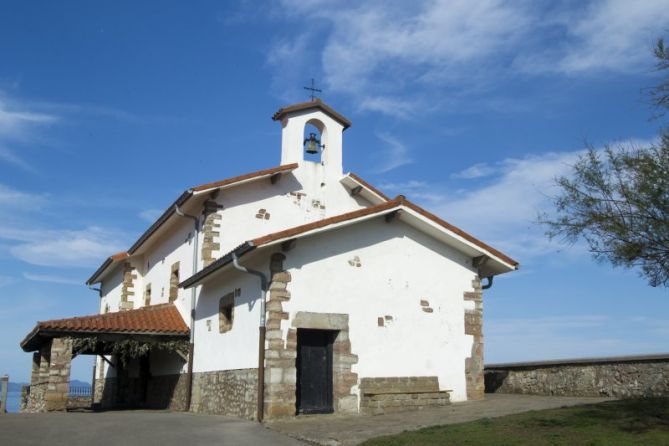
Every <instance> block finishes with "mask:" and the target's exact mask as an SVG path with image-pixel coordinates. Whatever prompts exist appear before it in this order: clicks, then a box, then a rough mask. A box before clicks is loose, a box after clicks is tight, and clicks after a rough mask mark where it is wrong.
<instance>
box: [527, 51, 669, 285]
mask: <svg viewBox="0 0 669 446" xmlns="http://www.w3.org/2000/svg"><path fill="white" fill-rule="evenodd" d="M655 57H656V60H657V69H658V70H660V71H664V70H667V69H669V48H667V47H665V45H664V40H663V39H659V40H658V41H657V44H656V46H655ZM651 99H652V102H653V104H654V105H655V106H656V107H657V109H658V110H664V109H669V76H667V77H665V78H664V79H663V80H662V81H661V82H660V83H659V84H658V85H657V86H656V87H655V88H654V89H653V90H652V91H651ZM661 114H663V113H661ZM557 185H558V186H559V188H560V195H558V196H557V197H556V198H555V199H554V205H555V209H556V211H557V213H556V216H555V217H549V216H548V215H547V214H544V215H542V216H541V217H540V218H539V221H540V223H543V224H545V225H546V226H547V228H548V230H547V235H548V236H549V237H550V238H556V237H560V238H562V239H563V240H564V241H567V242H569V243H574V242H576V241H577V240H578V239H583V240H585V241H586V242H587V244H588V246H589V249H590V252H591V253H592V254H593V255H594V257H595V259H597V260H600V261H609V262H610V263H611V264H613V265H614V266H622V267H626V268H639V270H640V272H641V275H642V276H644V277H645V278H646V279H647V280H648V283H649V284H650V285H651V286H665V287H666V286H668V285H669V129H667V128H664V129H662V130H661V131H660V135H659V142H658V143H656V144H655V145H654V146H652V147H650V148H620V149H618V150H614V149H611V148H610V147H609V148H607V149H606V150H605V151H604V153H599V152H597V151H596V150H594V149H592V148H590V149H589V150H588V152H587V153H586V154H585V155H584V156H581V157H580V158H579V160H578V162H577V163H576V164H575V165H574V166H573V169H572V172H571V175H570V176H565V177H561V178H558V179H557Z"/></svg>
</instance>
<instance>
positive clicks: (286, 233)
mask: <svg viewBox="0 0 669 446" xmlns="http://www.w3.org/2000/svg"><path fill="white" fill-rule="evenodd" d="M397 206H406V207H408V208H409V209H411V210H413V211H415V212H416V213H418V214H420V215H422V216H423V217H425V218H427V219H428V220H431V221H432V222H434V223H436V224H438V225H439V226H441V227H443V228H444V229H447V230H449V231H451V232H453V233H455V234H457V235H459V236H460V237H462V238H464V239H465V240H467V241H469V242H471V243H473V244H474V245H476V246H478V247H479V248H483V249H485V250H486V251H488V252H490V253H491V254H493V255H495V256H497V257H499V258H500V259H502V260H504V261H505V262H507V263H509V264H510V265H514V266H517V265H518V262H517V261H515V260H514V259H512V258H511V257H509V256H507V255H506V254H504V253H502V252H500V251H498V250H496V249H495V248H493V247H492V246H490V245H487V244H486V243H483V242H482V241H481V240H479V239H477V238H476V237H474V236H472V235H470V234H469V233H467V232H465V231H463V230H462V229H460V228H458V227H456V226H453V225H452V224H450V223H448V222H447V221H445V220H442V219H441V218H439V217H437V216H436V215H434V214H432V213H430V212H428V211H426V210H425V209H423V208H421V207H420V206H418V205H416V204H414V203H412V202H411V201H409V200H407V199H406V198H405V197H404V196H403V195H398V196H397V197H395V198H394V199H393V200H390V201H387V202H385V203H381V204H379V205H376V206H372V207H368V208H364V209H359V210H357V211H353V212H347V213H345V214H340V215H335V216H334V217H330V218H325V219H323V220H318V221H315V222H312V223H307V224H304V225H300V226H295V227H293V228H289V229H286V230H283V231H279V232H274V233H272V234H268V235H265V236H262V237H258V238H256V239H253V240H252V241H251V243H252V244H253V245H254V246H261V245H265V244H267V243H271V242H273V241H275V240H281V239H284V238H290V237H295V236H297V235H300V234H302V233H305V232H308V231H311V230H314V229H318V228H322V227H325V226H329V225H332V224H335V223H342V222H345V221H348V220H353V219H356V218H360V217H364V216H366V215H373V214H376V213H379V212H383V211H384V210H387V209H392V208H394V207H397Z"/></svg>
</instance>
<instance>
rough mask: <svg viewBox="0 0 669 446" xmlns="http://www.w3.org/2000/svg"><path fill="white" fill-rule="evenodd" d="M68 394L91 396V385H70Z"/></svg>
mask: <svg viewBox="0 0 669 446" xmlns="http://www.w3.org/2000/svg"><path fill="white" fill-rule="evenodd" d="M68 396H91V386H70V390H69V392H68Z"/></svg>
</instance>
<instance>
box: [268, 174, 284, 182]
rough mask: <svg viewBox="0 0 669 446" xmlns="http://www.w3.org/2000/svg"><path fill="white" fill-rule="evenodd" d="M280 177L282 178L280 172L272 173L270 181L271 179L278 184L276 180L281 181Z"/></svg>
mask: <svg viewBox="0 0 669 446" xmlns="http://www.w3.org/2000/svg"><path fill="white" fill-rule="evenodd" d="M279 178H281V174H280V173H275V174H274V175H272V176H271V177H269V181H270V182H271V183H272V184H276V182H277V181H279Z"/></svg>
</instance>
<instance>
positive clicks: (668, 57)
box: [650, 39, 669, 114]
mask: <svg viewBox="0 0 669 446" xmlns="http://www.w3.org/2000/svg"><path fill="white" fill-rule="evenodd" d="M654 53H655V60H656V68H657V70H658V71H664V70H666V69H668V68H669V48H667V47H666V46H665V44H664V39H658V41H657V43H656V44H655V50H654ZM650 97H651V100H652V103H653V105H655V107H657V108H658V109H659V110H660V114H664V112H663V109H669V77H667V78H665V79H663V80H662V81H660V83H659V84H658V85H657V86H655V88H653V89H652V90H651V92H650Z"/></svg>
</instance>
